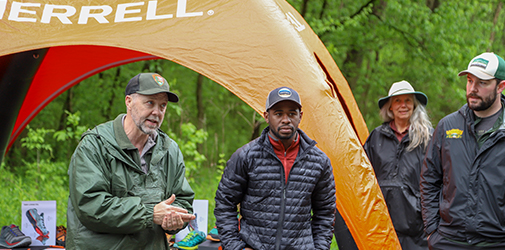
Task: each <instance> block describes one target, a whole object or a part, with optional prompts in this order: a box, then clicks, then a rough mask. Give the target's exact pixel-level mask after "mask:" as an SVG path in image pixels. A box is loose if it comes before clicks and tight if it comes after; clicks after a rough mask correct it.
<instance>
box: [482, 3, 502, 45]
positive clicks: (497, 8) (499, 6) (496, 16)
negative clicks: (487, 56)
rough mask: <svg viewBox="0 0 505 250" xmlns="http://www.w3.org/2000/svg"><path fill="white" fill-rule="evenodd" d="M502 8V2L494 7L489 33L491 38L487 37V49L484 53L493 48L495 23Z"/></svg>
mask: <svg viewBox="0 0 505 250" xmlns="http://www.w3.org/2000/svg"><path fill="white" fill-rule="evenodd" d="M502 6H503V2H501V1H499V2H498V5H497V6H496V10H495V12H494V18H493V29H492V31H491V36H490V37H489V46H488V47H487V49H486V51H487V52H490V51H491V49H492V48H493V42H494V36H495V31H494V30H495V27H496V23H497V22H498V17H499V16H500V12H501V8H502Z"/></svg>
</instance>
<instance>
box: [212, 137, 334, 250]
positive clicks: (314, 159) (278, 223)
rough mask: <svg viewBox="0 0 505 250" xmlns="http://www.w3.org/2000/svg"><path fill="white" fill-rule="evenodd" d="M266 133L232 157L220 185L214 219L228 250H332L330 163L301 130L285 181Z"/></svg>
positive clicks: (332, 183) (332, 217) (282, 168)
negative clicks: (238, 211) (292, 162)
mask: <svg viewBox="0 0 505 250" xmlns="http://www.w3.org/2000/svg"><path fill="white" fill-rule="evenodd" d="M268 131H269V127H267V128H265V130H263V132H262V134H261V136H260V137H259V138H257V139H255V140H254V141H251V142H250V143H248V144H246V145H244V146H243V147H241V148H240V149H238V150H237V151H236V152H235V153H234V154H233V155H232V156H231V158H230V160H229V161H228V163H227V166H226V168H225V170H224V173H223V177H222V179H221V182H220V183H219V187H218V190H217V192H216V207H215V210H214V214H215V217H216V225H217V228H218V231H219V234H220V238H221V241H222V245H223V247H224V249H225V250H236V249H243V248H244V247H245V246H249V247H252V248H253V249H255V250H262V249H330V245H331V240H332V236H333V223H334V218H335V211H336V204H335V182H334V179H333V170H332V167H331V163H330V160H329V158H328V157H327V156H326V154H324V153H323V152H322V151H321V150H320V149H318V148H317V147H315V145H316V142H315V141H314V140H312V139H310V138H309V137H308V136H307V135H306V134H305V133H304V132H303V131H301V130H300V129H298V133H299V134H300V150H299V153H298V156H297V157H296V160H295V162H294V164H293V167H292V169H291V172H290V173H289V178H288V181H287V182H286V181H285V175H284V167H283V165H282V163H281V161H280V160H279V158H278V157H277V156H276V154H275V152H274V150H273V147H272V145H271V143H270V141H269V138H268ZM239 203H240V213H241V215H242V219H241V220H240V231H238V230H237V228H238V220H237V204H239ZM311 211H312V213H311Z"/></svg>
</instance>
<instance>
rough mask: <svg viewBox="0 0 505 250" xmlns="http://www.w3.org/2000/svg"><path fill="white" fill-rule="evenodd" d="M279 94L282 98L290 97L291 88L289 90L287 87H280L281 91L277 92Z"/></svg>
mask: <svg viewBox="0 0 505 250" xmlns="http://www.w3.org/2000/svg"><path fill="white" fill-rule="evenodd" d="M277 94H278V95H279V96H280V97H282V98H288V97H290V96H291V90H289V89H287V88H282V89H279V92H277Z"/></svg>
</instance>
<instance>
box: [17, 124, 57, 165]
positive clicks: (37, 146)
mask: <svg viewBox="0 0 505 250" xmlns="http://www.w3.org/2000/svg"><path fill="white" fill-rule="evenodd" d="M26 129H27V130H28V135H27V136H26V137H25V138H22V139H21V146H22V147H25V148H28V149H29V150H35V153H36V156H37V164H38V163H39V162H40V154H41V151H43V150H46V151H48V152H49V153H50V154H51V157H52V153H53V148H52V147H51V144H50V143H48V142H47V141H46V139H45V136H46V135H47V134H49V133H52V132H54V129H45V128H37V129H32V128H31V127H30V125H27V126H26Z"/></svg>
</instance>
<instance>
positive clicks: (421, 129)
mask: <svg viewBox="0 0 505 250" xmlns="http://www.w3.org/2000/svg"><path fill="white" fill-rule="evenodd" d="M390 107H391V98H389V100H388V101H387V103H386V104H384V106H382V108H381V110H380V117H381V118H382V120H383V121H384V122H390V121H392V120H394V119H395V116H394V114H393V111H391V110H389V108H390ZM409 123H410V127H409V139H410V143H409V146H408V147H407V151H412V150H413V149H414V148H416V147H417V146H419V145H423V147H425V148H426V146H428V142H429V141H430V139H431V130H432V129H433V126H432V125H431V122H430V118H429V117H428V113H426V108H425V107H424V105H422V104H421V103H420V102H419V100H417V98H416V97H415V96H414V111H413V112H412V115H411V116H410V118H409Z"/></svg>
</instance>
